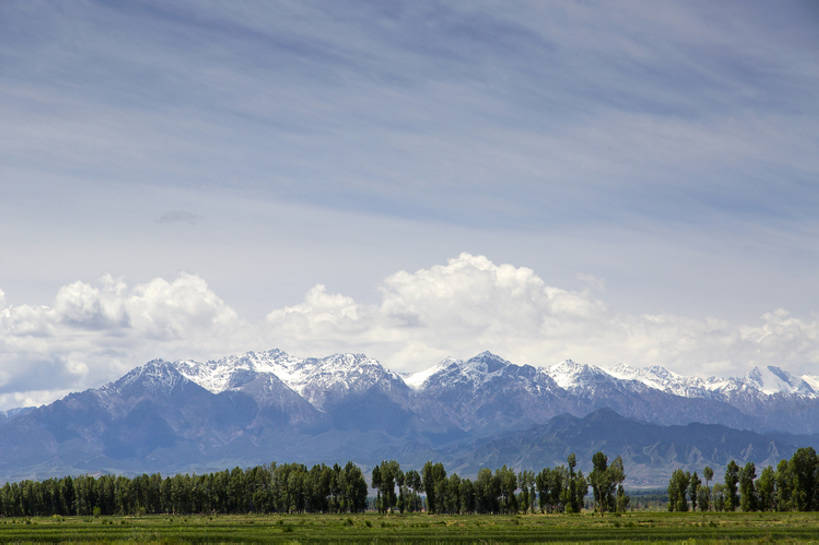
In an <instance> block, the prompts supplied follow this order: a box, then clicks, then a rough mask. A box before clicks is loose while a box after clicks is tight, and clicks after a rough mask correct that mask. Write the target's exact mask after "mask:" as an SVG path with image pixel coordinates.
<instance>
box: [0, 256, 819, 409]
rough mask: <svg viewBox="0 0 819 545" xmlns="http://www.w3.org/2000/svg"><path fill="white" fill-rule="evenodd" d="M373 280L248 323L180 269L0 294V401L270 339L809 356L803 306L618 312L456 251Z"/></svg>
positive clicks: (541, 358)
mask: <svg viewBox="0 0 819 545" xmlns="http://www.w3.org/2000/svg"><path fill="white" fill-rule="evenodd" d="M0 293H2V292H0ZM378 294H379V296H378V300H377V301H375V302H373V303H361V302H358V301H356V300H355V299H354V298H352V297H350V296H347V295H344V294H339V293H332V292H331V291H329V290H328V289H327V288H326V286H324V285H321V284H319V285H316V286H314V287H313V288H311V289H310V290H308V291H307V293H306V294H305V296H304V299H303V300H302V301H301V302H299V303H297V304H293V305H289V306H285V307H282V308H278V309H274V310H273V311H271V312H270V313H269V314H268V315H267V316H266V318H265V319H263V320H260V321H259V322H255V323H252V322H249V321H246V320H243V319H242V318H240V317H239V316H238V315H237V313H236V312H235V311H234V310H233V309H232V308H231V307H230V306H229V305H227V303H225V301H223V300H222V299H221V298H220V297H219V296H218V295H216V294H215V293H214V292H213V291H212V290H211V289H210V288H209V287H208V285H207V283H206V282H205V280H203V279H202V278H200V277H198V276H196V275H192V274H180V275H179V276H177V277H176V278H175V279H173V280H170V281H169V280H165V279H162V278H155V279H153V280H151V281H149V282H145V283H142V284H136V285H133V286H128V285H127V284H126V283H125V281H124V280H121V279H115V278H113V277H111V276H103V277H102V278H101V279H100V280H98V281H97V282H95V283H84V282H74V283H72V284H68V285H66V286H63V287H62V288H60V289H59V290H58V292H57V295H56V297H55V300H54V304H53V305H52V306H32V305H10V306H4V305H5V304H4V303H3V298H2V297H0V408H9V407H12V406H15V405H19V404H30V403H41V402H45V401H50V400H52V399H54V398H56V397H57V396H59V395H62V394H64V393H65V391H67V390H78V389H82V388H85V387H91V386H97V385H100V384H101V383H103V382H105V381H107V380H111V379H113V378H116V377H117V376H119V375H120V374H122V373H123V372H124V371H125V370H127V369H129V368H131V367H133V366H135V365H138V364H140V363H142V362H144V361H145V360H147V359H149V358H152V357H157V356H159V357H164V358H168V359H176V358H188V357H195V358H200V359H201V358H210V357H217V356H220V355H223V354H226V353H233V352H240V351H245V350H251V349H264V348H271V347H274V346H279V347H281V348H284V349H285V350H288V351H291V352H293V353H295V354H298V355H303V356H306V355H322V354H327V353H331V352H337V351H359V352H366V353H368V354H370V355H372V356H375V357H377V358H379V359H381V360H382V361H383V362H384V363H385V364H386V365H388V366H390V367H393V368H395V369H402V370H417V369H421V368H424V367H426V366H429V365H431V364H432V363H434V362H436V361H438V360H440V359H442V358H443V357H445V356H447V355H452V356H457V357H464V356H469V355H471V354H474V353H476V352H478V351H481V350H484V349H489V350H493V351H496V352H498V353H500V354H502V355H504V356H505V357H507V358H509V359H511V360H512V361H516V362H521V363H535V364H550V363H553V362H556V361H559V360H561V359H564V358H574V359H578V360H581V361H587V362H592V363H601V364H606V363H613V362H617V361H626V362H629V363H632V364H636V365H648V364H654V363H660V364H663V365H667V366H669V367H671V368H672V369H674V370H676V371H678V372H681V373H688V374H690V373H713V374H723V375H724V374H743V373H745V372H746V371H747V368H748V366H750V365H752V364H778V365H783V366H785V367H786V368H788V369H790V370H791V371H793V372H795V373H797V374H802V373H809V374H810V373H812V372H813V371H815V369H816V368H817V367H816V366H817V365H819V320H817V318H816V317H815V316H813V317H809V318H806V317H797V316H793V315H791V314H790V313H788V312H787V311H785V310H781V309H780V310H775V311H772V312H769V313H766V314H764V315H763V316H761V317H760V319H759V321H758V322H756V323H751V324H737V323H731V322H729V321H726V320H720V319H716V318H711V317H701V318H698V317H686V316H678V315H674V314H629V313H623V312H617V311H616V310H615V309H611V308H610V307H609V306H608V305H607V304H606V303H605V302H604V301H602V300H601V299H600V298H599V295H598V294H597V293H596V292H591V291H589V290H579V291H573V290H566V289H562V288H559V287H555V286H550V285H548V284H547V283H546V282H545V281H544V279H542V278H541V277H540V276H538V274H537V273H536V272H535V271H533V270H532V269H530V268H526V267H517V266H514V265H509V264H501V265H498V264H495V263H493V262H492V261H490V260H489V259H487V258H486V257H483V256H476V255H471V254H467V253H463V254H460V255H459V256H457V257H455V258H452V259H450V260H449V261H448V262H447V263H446V264H443V265H434V266H431V267H428V268H424V269H420V270H417V271H415V272H407V271H399V272H396V273H394V274H392V275H389V276H388V277H386V278H385V279H384V280H383V281H382V282H381V285H380V286H379V287H378Z"/></svg>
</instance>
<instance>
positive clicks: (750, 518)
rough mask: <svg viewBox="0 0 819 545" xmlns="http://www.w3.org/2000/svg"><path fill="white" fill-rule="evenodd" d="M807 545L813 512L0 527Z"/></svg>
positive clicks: (298, 537) (308, 537)
mask: <svg viewBox="0 0 819 545" xmlns="http://www.w3.org/2000/svg"><path fill="white" fill-rule="evenodd" d="M68 542H70V543H75V544H79V543H157V544H159V543H167V544H173V543H179V544H184V543H293V544H295V543H325V544H331V543H350V542H356V543H385V544H386V543H485V544H490V543H553V544H557V543H629V542H634V543H647V542H651V543H685V544H691V545H693V544H712V543H713V544H716V543H743V544H756V543H816V544H819V513H705V514H703V513H666V512H639V513H636V512H635V513H629V514H626V515H623V516H606V517H599V516H594V515H591V514H583V515H521V516H480V515H467V516H443V515H442V516H428V515H388V516H380V515H376V514H363V515H350V516H347V515H267V516H265V515H258V516H256V515H237V516H227V515H220V516H201V515H195V516H167V515H165V516H159V515H155V516H146V517H98V518H82V517H51V518H16V519H14V518H8V519H3V518H0V543H68Z"/></svg>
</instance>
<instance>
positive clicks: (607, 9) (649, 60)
mask: <svg viewBox="0 0 819 545" xmlns="http://www.w3.org/2000/svg"><path fill="white" fill-rule="evenodd" d="M817 25H819V7H817V4H816V3H815V2H778V3H770V2H719V3H713V2H677V3H672V2H652V3H640V2H634V3H630V2H618V3H606V2H601V3H598V2H565V3H564V2H550V3H544V2H522V1H521V2H468V3H467V2H340V1H339V2H138V1H135V2H93V1H87V2H70V3H65V2H56V3H48V2H30V1H26V2H14V1H9V2H3V3H0V119H2V120H3V130H2V132H1V133H0V135H2V136H1V137H0V289H2V291H3V293H4V298H2V299H3V300H0V308H2V305H5V307H6V309H7V314H8V317H7V319H6V320H7V322H8V324H11V323H12V322H13V323H18V322H16V321H14V320H20V318H19V314H20V312H21V311H20V309H21V308H29V307H30V308H40V307H46V308H48V309H52V310H54V309H56V308H57V306H58V304H57V303H58V302H57V300H56V299H55V297H56V294H58V292H59V290H60V289H61V287H64V286H67V285H70V284H71V283H73V282H76V281H82V282H83V283H85V284H88V285H96V284H94V283H95V282H98V279H99V278H100V277H101V276H102V275H104V274H110V275H112V277H113V278H117V279H122V280H123V281H124V282H125V283H126V285H127V286H131V287H130V288H128V289H134V288H133V286H139V285H143V284H145V285H147V284H148V283H150V282H151V281H152V280H154V279H165V280H166V281H167V282H170V283H173V282H174V279H178V278H179V275H180V274H182V273H186V274H190V275H195V276H196V277H198V278H201V279H203V280H205V281H206V282H207V290H208V293H212V294H216V296H218V297H219V299H220V300H221V301H223V302H224V304H225V305H226V306H228V307H229V308H230V309H231V311H233V312H235V314H236V315H237V316H239V317H241V319H243V320H246V321H247V322H248V323H251V324H258V323H260V321H262V322H263V321H264V320H266V319H267V318H266V317H267V316H269V314H270V313H271V312H272V311H275V310H274V309H282V308H285V307H288V306H293V305H299V304H302V301H303V299H304V298H305V294H306V293H310V290H311V289H312V288H313V287H314V286H315V285H317V284H322V285H325V286H326V287H327V288H326V289H327V290H328V292H329V293H335V294H344V297H349V298H352V299H353V300H355V301H356V302H357V304H362V305H370V306H371V307H372V306H374V307H378V306H383V305H384V304H385V295H384V293H385V289H387V288H385V285H389V282H388V281H387V280H386V279H389V278H391V275H394V274H395V273H396V272H397V271H420V270H427V269H430V268H431V267H435V266H443V264H446V263H449V261H448V260H450V259H458V256H460V255H461V253H462V252H468V254H469V255H470V256H486V257H487V258H488V259H489V260H490V262H491V263H493V264H501V263H511V264H514V265H515V266H516V267H519V268H520V267H527V268H531V269H532V270H533V271H535V273H536V275H537V276H538V278H540V279H542V280H543V281H544V282H545V284H546V285H549V286H559V287H560V288H561V289H564V290H567V291H569V292H576V293H581V292H582V293H587V294H590V295H589V297H590V298H593V299H594V300H595V301H600V302H603V303H604V304H605V308H606V309H607V310H606V312H607V313H609V314H611V316H612V318H611V319H612V320H615V321H617V320H619V321H617V322H616V323H618V324H622V323H623V322H624V321H628V320H630V319H631V318H633V317H639V316H646V315H673V316H677V317H680V319H681V320H695V321H698V322H699V323H706V322H707V321H708V320H712V319H714V320H721V321H724V322H725V323H726V324H729V326H730V327H729V328H733V329H732V331H735V332H740V331H744V330H747V328H749V327H750V328H753V327H761V326H760V324H761V323H763V322H764V321H765V320H764V319H763V318H762V316H763V315H765V314H766V313H771V312H774V311H776V310H777V309H785V310H786V311H787V312H788V313H789V315H790V316H793V317H794V319H798V320H800V321H801V322H800V323H804V324H806V326H805V327H804V328H802V329H803V330H804V331H803V332H802V333H800V335H801V336H798V339H797V340H796V341H794V340H793V335H791V334H790V333H788V334H785V333H782V334H781V335H783V336H782V339H785V337H787V338H788V339H790V340H789V341H787V342H788V343H790V344H787V347H790V348H782V346H780V345H777V349H778V350H781V351H783V353H782V355H781V356H780V359H781V360H782V361H781V362H782V363H785V364H787V365H789V366H790V367H791V368H793V369H794V370H796V371H799V372H803V373H807V372H812V371H814V370H815V369H816V368H817V367H819V355H817V352H819V349H817V347H816V343H817V337H816V336H811V335H815V331H813V329H811V327H812V326H815V324H816V320H817V315H816V312H817V305H816V301H819V284H817V283H816V280H815V279H816V273H817V270H819V244H817V242H816V240H817V237H818V236H819V221H817V214H816V211H817V210H819V181H818V180H819V176H817V175H818V174H819V153H816V150H817V149H819V115H818V114H819V63H817V61H816V59H817V58H819V33H817ZM466 261H468V259H467V260H466ZM430 270H431V269H430ZM387 291H388V289H387ZM459 304H462V305H464V306H462V307H459V308H461V310H462V311H463V312H470V309H471V308H472V307H470V306H469V305H470V304H472V303H469V302H461V303H459ZM10 308H17V311H15V312H17V314H15V316H17V318H14V319H12V318H11V316H12V314H13V312H12V311H11V310H8V309H10ZM0 312H2V311H0ZM624 317H625V318H624ZM52 318H53V317H52ZM53 319H54V320H57V321H58V322H59V323H61V324H62V326H60V327H67V326H66V323H67V322H66V321H65V320H63V319H58V318H53ZM61 320H62V321H61ZM95 323H96V322H95ZM379 323H380V322H379ZM8 324H7V325H6V331H5V333H3V332H0V335H5V339H4V341H3V342H4V344H3V345H0V347H2V352H3V354H4V356H3V358H4V360H3V361H4V362H5V363H4V364H3V363H2V362H0V364H3V365H5V366H6V368H7V369H18V368H21V369H22V368H25V369H29V370H28V371H26V373H32V372H33V371H30V369H31V368H34V367H36V366H37V365H39V364H38V363H36V362H42V361H51V362H52V364H53V365H55V366H56V367H59V368H68V367H71V365H73V366H74V367H72V368H73V369H75V371H76V372H69V373H68V374H67V375H66V378H65V379H64V380H63V379H61V380H63V382H64V383H65V384H66V388H67V387H69V385H70V386H71V387H75V386H77V385H87V384H92V383H94V381H99V380H103V379H105V378H110V377H111V376H113V375H115V374H116V373H117V372H119V370H121V368H124V367H126V366H127V365H129V364H130V365H133V364H135V363H138V361H133V360H134V359H136V358H138V357H141V356H142V353H138V354H137V353H133V352H130V347H129V346H117V347H112V346H110V345H108V344H106V343H107V341H105V340H94V341H93V342H92V343H91V344H90V345H89V346H91V347H93V349H94V350H96V351H98V352H99V353H100V354H109V355H110V354H116V357H114V358H113V360H115V361H117V362H120V363H117V364H116V365H109V366H108V367H105V366H104V365H103V364H97V363H94V361H96V360H94V358H93V357H91V356H87V355H86V356H83V353H86V354H88V353H89V349H88V347H86V348H82V347H74V348H71V349H69V348H66V346H67V345H66V343H67V342H68V341H66V339H67V338H72V339H73V338H75V336H73V335H74V333H71V331H63V330H61V329H60V330H59V331H57V332H53V335H54V339H55V340H53V342H52V341H49V342H52V344H49V342H46V343H45V344H44V345H42V346H40V348H38V349H36V350H35V349H34V348H31V346H32V345H30V344H26V343H29V342H30V341H31V335H29V336H28V337H26V339H28V340H26V339H22V338H21V337H20V335H21V334H17V333H14V332H13V329H14V328H13V327H12V326H11V325H8ZM382 325H383V324H382ZM15 327H16V326H15ZM253 327H256V325H254V326H253ZM361 327H362V328H364V330H366V331H368V332H369V333H368V335H370V337H371V336H372V335H374V333H373V331H375V330H376V329H378V327H380V326H376V325H373V324H369V325H368V326H367V327H364V326H361ZM589 327H591V326H589ZM595 327H599V324H597V325H596V326H595ZM726 327H728V326H726ZM368 328H369V329H368ZM743 328H746V329H743ZM288 331H289V333H287V332H288ZM103 333H104V332H102V333H100V332H98V334H100V335H103ZM109 333H110V332H109ZM188 333H190V332H179V335H180V342H179V346H177V347H175V348H173V349H171V348H169V347H167V346H165V345H162V344H150V343H149V345H150V349H151V350H152V351H153V352H155V353H156V355H167V356H169V357H170V356H172V355H177V354H183V353H184V347H185V342H184V341H185V340H186V339H192V338H195V335H194V336H193V337H191V336H188ZM275 333H276V335H274V334H273V333H271V332H268V333H267V334H265V335H262V337H263V340H261V339H256V340H255V341H251V340H248V339H242V340H241V341H242V342H247V343H249V344H254V343H259V344H262V343H267V342H270V343H275V344H282V345H284V347H285V348H287V347H288V346H289V347H291V349H294V350H297V351H298V350H308V349H313V348H315V349H325V348H326V349H328V350H331V351H332V346H331V344H332V342H331V341H332V340H333V339H335V337H334V336H333V335H330V334H329V333H327V332H324V333H323V335H325V336H326V339H327V342H326V343H324V344H320V345H319V346H314V345H313V344H310V343H308V342H306V340H305V339H307V338H308V336H307V335H306V334H304V332H300V333H298V334H296V333H294V331H293V330H291V329H286V330H285V331H276V332H275ZM190 334H191V335H193V333H190ZM277 335H278V337H277ZM288 335H289V336H288ZM452 335H453V336H455V333H454V332H453V333H452ZM469 335H471V334H469ZM23 336H24V337H25V335H23ZM103 337H105V338H108V333H105V334H104V335H103ZM370 337H367V338H366V339H365V338H363V337H362V338H361V339H359V340H360V344H361V345H364V346H363V347H362V349H371V350H374V351H375V352H376V354H374V355H376V356H378V357H382V358H384V359H385V360H386V359H389V358H390V357H395V358H397V360H400V361H399V363H396V365H399V366H403V367H407V368H412V367H416V366H419V365H421V363H417V364H415V363H413V362H412V361H411V360H412V358H411V357H410V356H409V355H408V354H412V353H414V352H413V350H416V348H417V354H418V357H417V358H418V359H419V360H423V359H424V358H426V357H433V356H435V357H437V355H439V353H440V354H443V353H448V351H450V350H464V351H471V350H472V348H471V347H470V346H469V345H468V344H467V343H461V344H455V345H449V344H447V343H446V342H443V341H434V340H429V339H427V340H425V341H424V342H423V343H421V344H423V348H418V346H420V345H417V344H413V343H415V342H416V341H417V339H416V340H415V341H412V342H409V341H406V339H404V340H403V341H402V340H399V341H396V346H395V347H393V348H391V349H385V348H383V347H382V348H379V346H376V345H371V344H370V343H369V341H368V340H367V339H369V338H370ZM137 338H139V339H142V337H139V336H138V335H137ZM353 338H354V339H355V337H353ZM472 338H474V337H472ZM478 338H480V337H479V336H478ZM21 339H22V340H21ZM298 339H301V340H298ZM142 341H144V339H142ZM31 342H33V341H31ZM134 342H136V341H134ZM242 342H240V341H239V340H235V341H232V342H226V343H225V344H224V345H223V346H222V345H219V346H213V347H210V348H209V350H212V351H213V352H214V353H212V354H211V355H213V356H217V355H219V351H220V350H228V349H231V350H232V349H234V348H239V347H240V345H241V344H242ZM402 342H403V343H404V344H403V345H402V344H401V343H402ZM418 342H420V341H418ZM698 342H699V341H698ZM782 342H783V343H785V340H782ZM69 344H70V343H69ZM501 344H502V343H501ZM705 344H707V343H706V342H705V341H703V345H705ZM399 345H400V346H399ZM796 345H798V346H800V347H801V348H800V349H799V350H795V349H794V351H792V352H788V350H790V349H793V347H794V346H796ZM72 346H73V345H72ZM412 346H416V348H412ZM783 346H785V345H783ZM21 347H22V348H21ZM572 347H574V349H572ZM246 348H257V346H247V347H246ZM341 348H345V347H339V349H341ZM484 348H490V349H491V348H493V347H492V346H475V347H474V352H477V351H480V350H483V349H484ZM83 350H85V352H83ZM538 350H540V351H538ZM610 350H614V351H617V346H614V345H608V344H606V345H605V349H604V345H602V344H601V345H600V348H599V349H597V351H591V352H588V354H587V355H586V357H587V358H589V359H593V360H594V359H600V358H602V357H603V354H608V353H609V351H610ZM652 350H653V348H652ZM572 351H574V352H577V351H578V349H577V347H576V346H575V345H570V346H568V347H566V348H565V349H564V348H560V349H558V348H554V349H552V348H549V349H545V348H542V347H541V348H532V349H531V350H528V351H523V352H521V353H520V354H518V355H519V357H521V358H527V359H538V358H542V359H543V360H552V359H555V358H560V357H572V356H573V354H570V353H567V352H572ZM166 352H167V354H166ZM622 353H623V356H622V358H626V357H630V358H633V357H636V356H633V354H636V353H637V352H632V349H631V348H627V347H624V348H623V350H622ZM672 353H673V354H677V352H675V351H674V350H669V354H672ZM67 354H70V356H69V355H67ZM129 354H130V356H129ZM396 354H403V355H402V356H400V357H399V356H396ZM652 354H653V352H652ZM775 354H777V353H775ZM192 355H194V354H192ZM195 355H200V354H195ZM453 355H456V356H463V355H468V353H467V354H460V353H458V354H453ZM35 356H36V357H35ZM100 357H101V356H100ZM180 357H181V356H180ZM575 357H577V356H576V355H575ZM652 357H654V356H652ZM678 357H679V358H681V359H675V358H678ZM690 357H691V358H695V359H696V358H698V359H697V361H690V362H689V361H687V360H685V359H684V357H683V356H674V355H669V356H668V357H667V358H664V357H663V352H662V350H659V351H658V352H657V353H656V359H659V360H661V361H666V360H667V362H668V363H671V364H676V365H678V366H684V365H691V366H694V368H698V369H710V370H712V371H715V372H721V373H726V372H731V371H732V370H737V372H739V371H742V372H744V370H745V368H746V367H747V365H748V364H750V363H762V360H763V359H765V358H771V357H773V356H771V355H770V353H769V352H766V351H765V350H761V349H758V350H757V351H756V352H754V350H751V349H749V350H748V351H747V353H746V352H742V355H741V356H739V357H733V356H731V354H728V353H726V354H719V355H711V356H709V353H697V354H691V355H690ZM615 358H616V357H615ZM812 358H815V359H812ZM69 360H70V361H73V363H67V362H69ZM53 362H56V363H53ZM708 362H711V363H712V364H713V365H710V367H709V365H708ZM714 362H718V363H719V364H718V365H717V364H716V363H714ZM388 363H389V362H388ZM424 363H428V362H424ZM771 363H774V362H771ZM50 365H51V364H50ZM61 366H62V367H61ZM66 366H68V367H66ZM83 366H85V367H83ZM83 369H86V370H83ZM26 373H23V374H26ZM72 373H73V374H72ZM814 374H819V371H817V372H816V373H814ZM6 375H7V376H8V377H9V378H5V379H4V378H3V376H2V375H1V374H0V390H3V391H2V392H0V395H3V392H5V393H6V394H7V395H11V394H12V393H14V392H17V391H23V390H26V389H27V390H26V391H28V390H31V391H34V390H38V389H42V390H43V391H46V390H47V391H49V392H51V391H53V390H56V389H57V386H59V385H56V386H55V385H53V384H52V385H47V387H46V386H45V385H41V384H37V383H36V382H37V381H36V380H34V379H31V380H29V379H25V380H23V379H22V378H19V376H22V375H19V373H18V372H17V371H7V372H6ZM35 375H37V376H40V375H39V374H37V373H35ZM26 376H28V375H26ZM14 377H18V378H14ZM4 380H5V382H4ZM3 384H5V386H3ZM11 384H16V386H13V387H12V386H11ZM40 386H43V388H40ZM44 395H45V394H44ZM9 399H10V398H9ZM8 403H11V401H9V402H8ZM0 405H2V403H0Z"/></svg>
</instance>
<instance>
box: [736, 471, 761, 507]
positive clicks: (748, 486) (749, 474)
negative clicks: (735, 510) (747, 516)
mask: <svg viewBox="0 0 819 545" xmlns="http://www.w3.org/2000/svg"><path fill="white" fill-rule="evenodd" d="M754 479H756V466H755V465H754V463H753V462H748V463H747V464H745V467H743V468H742V469H741V470H740V471H739V494H740V500H739V503H740V506H741V507H742V510H743V511H745V512H748V511H756V510H757V499H756V490H755V489H754Z"/></svg>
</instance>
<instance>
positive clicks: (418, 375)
mask: <svg viewBox="0 0 819 545" xmlns="http://www.w3.org/2000/svg"><path fill="white" fill-rule="evenodd" d="M459 362H460V360H456V359H455V358H446V359H444V360H442V361H440V362H439V363H436V364H435V365H433V366H432V367H427V368H426V369H422V370H421V371H416V372H414V373H405V374H403V375H401V378H403V379H404V383H405V384H406V385H407V386H409V387H410V388H412V389H413V390H421V389H423V387H424V385H425V383H426V381H427V379H429V377H431V376H432V375H434V374H436V373H438V372H439V371H443V370H444V369H446V368H447V367H449V366H451V365H452V364H455V365H457V364H458V363H459Z"/></svg>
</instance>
